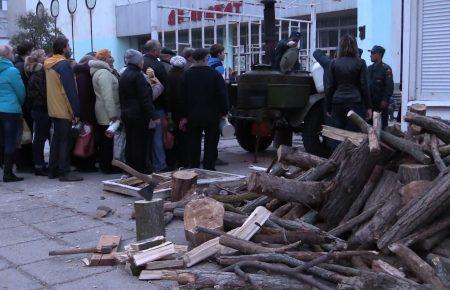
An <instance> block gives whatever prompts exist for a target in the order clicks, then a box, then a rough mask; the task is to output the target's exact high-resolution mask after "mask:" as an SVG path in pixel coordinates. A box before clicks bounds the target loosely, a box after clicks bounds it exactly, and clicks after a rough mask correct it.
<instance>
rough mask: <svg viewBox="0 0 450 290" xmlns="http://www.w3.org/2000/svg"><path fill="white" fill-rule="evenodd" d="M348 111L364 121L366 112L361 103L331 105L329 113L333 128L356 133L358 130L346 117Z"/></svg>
mask: <svg viewBox="0 0 450 290" xmlns="http://www.w3.org/2000/svg"><path fill="white" fill-rule="evenodd" d="M350 110H353V111H354V112H355V113H356V114H358V115H359V116H360V117H361V118H363V119H366V112H365V109H364V106H363V105H362V104H361V103H348V104H346V103H343V104H333V107H332V113H331V116H332V119H333V120H332V122H333V124H334V125H333V126H334V127H336V128H339V129H344V130H349V131H354V132H358V131H359V128H358V127H357V126H356V125H355V124H353V122H352V121H350V119H349V118H348V117H347V114H348V112H349V111H350Z"/></svg>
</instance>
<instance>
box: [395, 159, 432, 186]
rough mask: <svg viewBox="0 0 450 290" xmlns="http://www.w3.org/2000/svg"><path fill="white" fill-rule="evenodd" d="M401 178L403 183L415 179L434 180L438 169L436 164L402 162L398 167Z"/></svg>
mask: <svg viewBox="0 0 450 290" xmlns="http://www.w3.org/2000/svg"><path fill="white" fill-rule="evenodd" d="M398 174H399V179H400V182H401V183H402V184H408V183H410V182H411V181H415V180H434V179H435V178H436V177H437V176H438V170H437V168H436V166H435V165H434V164H432V165H424V164H401V165H400V167H399V168H398Z"/></svg>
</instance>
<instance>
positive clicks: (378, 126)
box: [372, 111, 383, 140]
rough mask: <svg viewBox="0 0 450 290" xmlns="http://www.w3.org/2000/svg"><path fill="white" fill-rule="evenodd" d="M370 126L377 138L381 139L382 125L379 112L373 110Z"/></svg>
mask: <svg viewBox="0 0 450 290" xmlns="http://www.w3.org/2000/svg"><path fill="white" fill-rule="evenodd" d="M372 127H373V130H374V131H375V134H376V135H377V138H378V140H381V130H382V128H383V126H382V122H381V114H380V113H379V112H377V111H374V112H373V115H372Z"/></svg>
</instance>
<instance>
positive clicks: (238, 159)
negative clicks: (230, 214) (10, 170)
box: [0, 139, 297, 289]
mask: <svg viewBox="0 0 450 290" xmlns="http://www.w3.org/2000/svg"><path fill="white" fill-rule="evenodd" d="M296 143H297V142H296ZM219 156H220V158H221V159H222V160H226V161H227V162H229V163H230V164H229V165H228V166H225V167H218V168H217V169H218V170H220V171H225V172H231V173H237V174H244V175H246V174H248V166H249V165H250V164H252V161H253V155H252V154H249V153H247V152H245V151H244V150H243V149H241V148H240V147H239V146H238V145H237V142H236V141H235V140H234V139H232V140H224V141H221V143H220V153H219ZM274 156H275V150H274V149H273V148H270V149H269V150H268V151H267V152H264V153H262V154H261V155H260V159H259V161H260V162H259V163H258V165H259V166H268V164H270V161H271V159H272V158H273V157H274ZM22 176H24V177H25V181H24V182H19V183H13V184H5V183H0V289H126V288H128V289H141V288H142V289H171V288H172V287H173V286H174V284H173V283H172V282H168V281H160V282H145V281H139V280H138V278H137V277H133V276H131V275H130V274H129V273H128V272H126V271H125V270H124V266H123V265H118V266H114V267H86V266H84V264H83V262H82V261H81V259H82V258H85V257H90V254H80V255H70V256H59V257H49V256H48V252H49V250H53V249H62V248H69V247H75V246H80V247H92V246H96V244H97V242H98V239H99V237H100V235H102V234H113V235H121V236H122V246H123V245H125V244H127V243H129V242H132V241H134V240H135V232H134V228H135V222H134V220H131V219H130V216H131V211H132V208H133V202H134V201H135V200H137V199H135V198H132V197H126V196H121V195H117V194H113V193H106V192H103V191H102V184H101V181H103V180H106V179H113V178H118V177H119V175H103V174H101V173H90V174H83V176H84V178H85V180H84V181H83V182H78V183H61V182H59V181H57V180H49V179H47V178H44V177H36V176H34V175H31V174H22ZM100 205H105V206H108V207H110V208H112V209H113V210H114V211H115V212H114V213H113V214H112V215H109V216H107V217H105V218H103V219H98V218H96V216H95V212H96V209H97V207H98V206H100ZM166 236H167V240H170V241H173V242H174V243H177V244H186V240H185V238H184V229H183V222H182V221H181V220H173V221H172V222H171V223H170V224H169V225H168V227H167V229H166ZM203 266H208V265H207V263H204V264H202V265H200V266H199V267H203Z"/></svg>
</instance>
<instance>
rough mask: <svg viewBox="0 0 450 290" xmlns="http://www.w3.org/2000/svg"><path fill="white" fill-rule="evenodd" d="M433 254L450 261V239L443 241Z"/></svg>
mask: <svg viewBox="0 0 450 290" xmlns="http://www.w3.org/2000/svg"><path fill="white" fill-rule="evenodd" d="M432 252H433V254H436V255H440V256H443V257H446V258H448V259H450V238H447V239H445V240H443V241H442V242H441V243H439V245H437V246H436V247H435V248H434V249H433V251H432Z"/></svg>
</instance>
